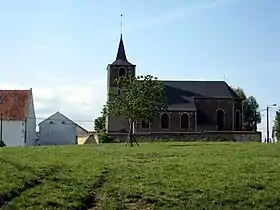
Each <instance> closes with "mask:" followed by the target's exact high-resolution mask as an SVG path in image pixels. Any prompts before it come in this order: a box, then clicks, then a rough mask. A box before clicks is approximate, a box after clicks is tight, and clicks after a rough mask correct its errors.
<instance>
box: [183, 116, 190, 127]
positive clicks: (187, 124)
mask: <svg viewBox="0 0 280 210" xmlns="http://www.w3.org/2000/svg"><path fill="white" fill-rule="evenodd" d="M189 128H190V115H189V114H188V113H183V114H181V129H189Z"/></svg>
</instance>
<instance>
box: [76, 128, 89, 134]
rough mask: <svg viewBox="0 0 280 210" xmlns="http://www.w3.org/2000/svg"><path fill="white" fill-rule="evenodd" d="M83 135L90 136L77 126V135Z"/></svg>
mask: <svg viewBox="0 0 280 210" xmlns="http://www.w3.org/2000/svg"><path fill="white" fill-rule="evenodd" d="M83 134H88V132H87V131H85V130H84V129H82V128H81V127H79V126H76V135H77V136H78V135H83Z"/></svg>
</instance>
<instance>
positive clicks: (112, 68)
mask: <svg viewBox="0 0 280 210" xmlns="http://www.w3.org/2000/svg"><path fill="white" fill-rule="evenodd" d="M135 67H136V65H134V64H132V63H130V62H129V61H128V59H127V57H126V53H125V48H124V43H123V37H122V34H121V37H120V42H119V48H118V52H117V56H116V60H115V61H114V62H113V63H111V64H109V65H108V66H107V100H108V93H109V90H115V91H120V90H118V89H117V86H116V84H115V80H116V79H117V78H119V77H122V76H128V75H132V76H135ZM106 127H107V132H108V133H122V132H127V131H128V128H129V125H128V122H127V119H126V118H124V117H114V116H108V117H107V121H106Z"/></svg>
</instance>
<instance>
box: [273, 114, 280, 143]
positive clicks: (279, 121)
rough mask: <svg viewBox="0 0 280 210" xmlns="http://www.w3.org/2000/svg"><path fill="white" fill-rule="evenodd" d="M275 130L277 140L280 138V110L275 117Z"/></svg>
mask: <svg viewBox="0 0 280 210" xmlns="http://www.w3.org/2000/svg"><path fill="white" fill-rule="evenodd" d="M274 131H275V137H276V139H277V142H278V141H279V140H280V111H277V112H276V115H275V119H274Z"/></svg>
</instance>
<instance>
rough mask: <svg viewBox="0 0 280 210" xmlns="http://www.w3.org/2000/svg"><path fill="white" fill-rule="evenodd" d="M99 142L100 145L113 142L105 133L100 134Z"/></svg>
mask: <svg viewBox="0 0 280 210" xmlns="http://www.w3.org/2000/svg"><path fill="white" fill-rule="evenodd" d="M100 142H101V143H113V142H114V140H113V139H112V138H111V137H109V136H108V135H107V134H106V133H105V132H102V133H101V134H100Z"/></svg>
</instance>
